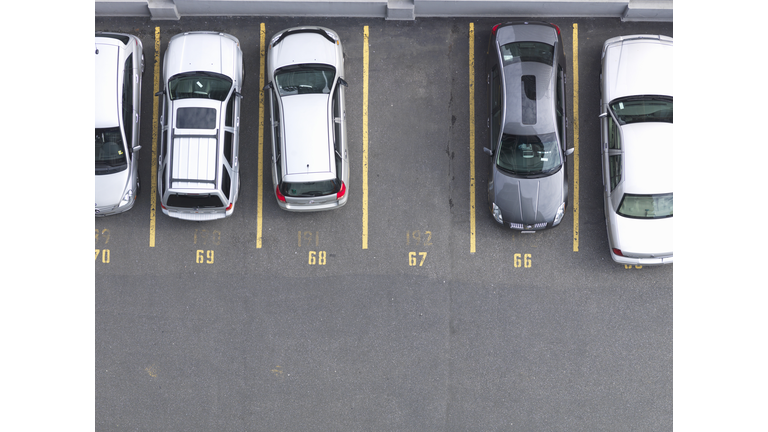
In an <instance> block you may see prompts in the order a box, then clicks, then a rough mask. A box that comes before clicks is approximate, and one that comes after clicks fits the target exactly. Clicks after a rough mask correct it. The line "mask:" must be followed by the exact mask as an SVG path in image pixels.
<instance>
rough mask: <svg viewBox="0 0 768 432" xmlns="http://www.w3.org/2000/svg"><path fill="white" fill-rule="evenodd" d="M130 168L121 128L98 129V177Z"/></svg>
mask: <svg viewBox="0 0 768 432" xmlns="http://www.w3.org/2000/svg"><path fill="white" fill-rule="evenodd" d="M126 168H128V158H127V155H126V154H125V146H124V145H123V136H122V134H121V133H120V128H118V127H114V128H106V129H99V128H96V175H100V174H112V173H116V172H120V171H122V170H124V169H126Z"/></svg>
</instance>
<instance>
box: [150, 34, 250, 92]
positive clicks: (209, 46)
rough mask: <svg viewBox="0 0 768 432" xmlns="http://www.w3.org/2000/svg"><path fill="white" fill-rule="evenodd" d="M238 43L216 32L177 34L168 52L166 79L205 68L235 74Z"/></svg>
mask: <svg viewBox="0 0 768 432" xmlns="http://www.w3.org/2000/svg"><path fill="white" fill-rule="evenodd" d="M237 45H238V42H237V41H236V40H233V39H232V38H230V37H227V36H226V35H220V34H219V33H214V32H210V33H209V32H201V33H185V34H181V35H178V36H175V37H174V38H173V39H171V41H170V43H169V44H168V50H167V51H166V54H165V65H164V73H165V79H166V80H167V79H169V78H171V77H172V76H174V75H176V74H179V73H183V72H195V71H206V72H216V73H220V74H222V75H226V76H228V77H230V78H231V79H232V80H233V81H234V80H235V79H236V77H235V65H236V64H237Z"/></svg>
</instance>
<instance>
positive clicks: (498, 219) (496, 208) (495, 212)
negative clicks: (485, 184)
mask: <svg viewBox="0 0 768 432" xmlns="http://www.w3.org/2000/svg"><path fill="white" fill-rule="evenodd" d="M492 205H493V218H494V219H496V222H498V223H504V220H503V219H502V217H501V209H500V208H499V206H497V205H496V203H493V204H492Z"/></svg>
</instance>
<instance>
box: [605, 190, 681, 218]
mask: <svg viewBox="0 0 768 432" xmlns="http://www.w3.org/2000/svg"><path fill="white" fill-rule="evenodd" d="M617 213H618V214H620V215H622V216H625V217H630V218H637V219H661V218H667V217H672V194H671V193H668V194H657V195H633V194H624V197H623V198H622V199H621V204H619V209H618V211H617Z"/></svg>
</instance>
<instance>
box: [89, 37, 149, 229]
mask: <svg viewBox="0 0 768 432" xmlns="http://www.w3.org/2000/svg"><path fill="white" fill-rule="evenodd" d="M95 51H96V60H95V64H96V76H95V78H96V109H95V114H96V116H95V117H96V181H95V183H96V216H108V215H113V214H117V213H121V212H124V211H127V210H130V209H131V208H132V207H133V204H134V203H135V202H136V195H137V194H138V193H139V186H140V184H139V150H140V149H141V146H140V145H139V120H140V116H139V111H140V109H141V76H142V74H143V72H144V51H143V47H142V44H141V41H140V40H139V38H137V37H136V36H133V35H127V34H122V33H104V32H97V33H96V50H95Z"/></svg>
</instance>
